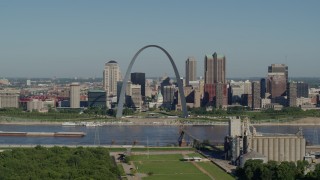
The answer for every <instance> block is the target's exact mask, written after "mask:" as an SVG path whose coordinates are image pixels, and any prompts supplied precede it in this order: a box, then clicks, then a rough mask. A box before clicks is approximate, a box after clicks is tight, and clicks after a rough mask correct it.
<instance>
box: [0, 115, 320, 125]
mask: <svg viewBox="0 0 320 180" xmlns="http://www.w3.org/2000/svg"><path fill="white" fill-rule="evenodd" d="M187 120H188V119H186V120H185V122H181V121H179V120H178V119H177V118H122V119H121V120H117V119H108V120H106V121H96V124H97V125H99V126H119V125H126V126H127V125H139V126H141V125H149V126H164V125H168V126H182V125H184V126H226V125H228V122H225V121H203V120H201V121H195V120H190V121H187ZM64 122H69V121H68V120H66V121H34V120H25V121H21V120H19V121H15V120H10V121H7V120H4V121H0V125H31V126H32V125H55V126H57V125H63V123H64ZM71 122H78V121H71ZM88 122H92V121H88ZM252 125H254V126H320V118H318V117H306V118H301V119H298V120H294V121H290V122H276V121H275V120H273V121H270V122H266V121H263V122H261V123H259V122H258V123H257V122H255V123H252Z"/></svg>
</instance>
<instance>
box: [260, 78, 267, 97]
mask: <svg viewBox="0 0 320 180" xmlns="http://www.w3.org/2000/svg"><path fill="white" fill-rule="evenodd" d="M266 90H267V89H266V79H265V78H261V79H260V97H261V98H266Z"/></svg>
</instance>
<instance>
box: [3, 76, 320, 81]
mask: <svg viewBox="0 0 320 180" xmlns="http://www.w3.org/2000/svg"><path fill="white" fill-rule="evenodd" d="M161 77H163V76H149V77H148V76H147V77H146V79H154V78H161ZM168 77H169V78H171V79H176V77H174V76H168ZM76 78H77V79H102V78H103V77H76ZM257 78H266V77H262V76H261V77H260V76H256V77H254V76H252V77H227V78H226V79H227V80H232V79H242V80H246V79H248V80H250V79H257ZM290 78H293V79H297V78H309V79H320V77H303V76H292V77H290V76H289V80H290ZM0 79H8V80H9V79H27V80H31V79H51V80H52V79H75V77H32V78H26V77H1V76H0ZM183 79H185V77H183ZM199 79H200V76H198V77H197V80H199Z"/></svg>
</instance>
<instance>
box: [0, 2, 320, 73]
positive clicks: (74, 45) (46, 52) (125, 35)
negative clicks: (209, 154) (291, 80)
mask: <svg viewBox="0 0 320 180" xmlns="http://www.w3.org/2000/svg"><path fill="white" fill-rule="evenodd" d="M148 44H157V45H160V46H162V47H164V48H165V49H166V50H167V51H168V52H169V53H170V54H171V55H172V57H173V58H174V60H175V62H176V64H177V66H178V69H179V72H180V75H181V76H184V75H185V65H184V64H185V60H186V59H187V57H188V56H194V57H195V58H196V59H197V61H198V68H197V69H198V73H197V75H198V76H203V64H204V56H205V54H213V53H214V52H218V53H222V54H225V55H226V58H227V77H228V78H230V77H252V76H265V75H266V74H267V66H268V65H270V64H272V63H285V64H287V65H288V66H289V76H295V77H296V76H311V77H319V75H320V71H319V67H320V58H319V53H320V1H319V0H308V1H302V0H299V1H295V0H288V1H285V0H283V1H278V0H274V1H272V0H271V1H270V0H269V1H236V0H235V1H220V2H214V1H212V0H208V1H205V0H201V1H194V0H193V1H187V0H183V1H182V0H163V1H156V0H154V1H152V0H138V1H132V0H128V1H113V2H111V1H105V0H101V1H98V0H92V1H88V0H86V1H84V0H83V1H82V0H77V1H66V0H54V1H45V0H38V1H34V0H27V1H25V0H21V1H15V0H1V1H0V78H1V77H54V76H56V77H102V70H103V67H104V63H105V62H107V61H109V60H116V61H117V62H118V63H119V64H120V68H121V71H122V73H123V74H124V73H125V71H126V69H127V67H128V65H129V62H130V60H131V58H132V57H133V55H134V54H135V52H136V51H137V50H138V49H140V48H141V47H143V46H145V45H148ZM133 71H140V72H145V73H146V76H162V75H164V74H165V73H167V74H169V75H173V69H172V68H171V65H170V64H169V60H168V59H167V58H166V56H165V55H164V54H163V53H162V52H161V51H160V50H158V49H147V50H145V51H144V52H143V53H142V54H141V56H139V58H138V59H137V62H136V64H135V65H134V68H133Z"/></svg>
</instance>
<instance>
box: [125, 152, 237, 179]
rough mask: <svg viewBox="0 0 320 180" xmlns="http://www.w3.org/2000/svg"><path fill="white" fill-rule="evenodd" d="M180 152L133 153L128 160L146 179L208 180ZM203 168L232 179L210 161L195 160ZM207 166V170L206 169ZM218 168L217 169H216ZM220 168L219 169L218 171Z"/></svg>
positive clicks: (212, 173) (210, 172) (218, 176)
mask: <svg viewBox="0 0 320 180" xmlns="http://www.w3.org/2000/svg"><path fill="white" fill-rule="evenodd" d="M187 156H189V157H195V156H197V157H202V156H201V155H200V154H197V153H191V154H188V155H187ZM182 158H183V155H182V154H167V155H149V156H148V155H134V156H131V157H130V160H131V161H132V162H133V164H134V165H135V168H136V169H137V172H138V173H143V174H149V176H147V177H145V178H143V179H146V180H164V179H175V180H176V179H177V180H179V179H181V180H185V179H197V180H207V179H208V180H209V179H211V178H210V177H209V176H208V175H206V174H205V173H203V172H202V171H201V170H200V169H198V168H197V167H196V166H195V165H194V164H192V163H191V162H184V161H181V159H182ZM196 163H198V164H199V165H200V164H201V167H202V168H203V169H205V170H206V171H207V172H208V173H209V174H210V175H211V176H214V177H215V179H233V178H232V177H231V176H230V175H228V174H227V173H225V172H224V171H222V170H221V169H219V168H218V167H217V166H215V165H213V164H212V163H210V162H207V163H202V162H201V163H200V162H196ZM206 168H208V170H207V169H206ZM216 168H218V169H216ZM219 170H220V171H219Z"/></svg>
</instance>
